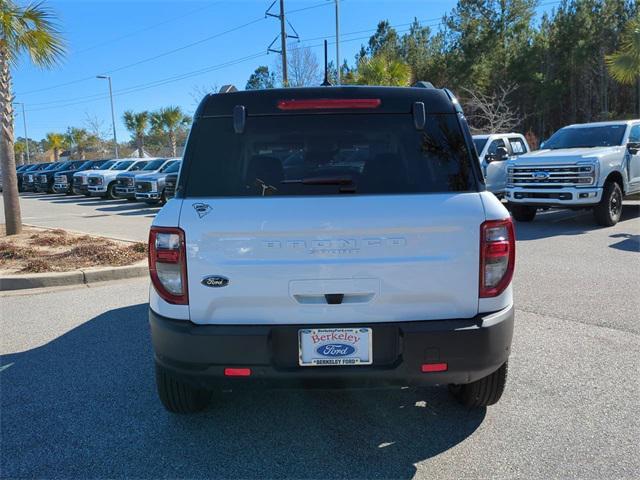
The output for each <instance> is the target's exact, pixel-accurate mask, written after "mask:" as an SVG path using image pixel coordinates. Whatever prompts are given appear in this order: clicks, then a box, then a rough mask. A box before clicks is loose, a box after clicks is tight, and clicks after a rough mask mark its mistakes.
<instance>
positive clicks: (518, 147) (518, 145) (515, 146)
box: [509, 140, 524, 154]
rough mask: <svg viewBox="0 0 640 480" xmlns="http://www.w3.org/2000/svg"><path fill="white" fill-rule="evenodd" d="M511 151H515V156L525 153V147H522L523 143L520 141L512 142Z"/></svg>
mask: <svg viewBox="0 0 640 480" xmlns="http://www.w3.org/2000/svg"><path fill="white" fill-rule="evenodd" d="M509 143H510V144H511V150H513V153H514V154H517V153H524V147H523V146H522V142H521V141H519V140H510V141H509Z"/></svg>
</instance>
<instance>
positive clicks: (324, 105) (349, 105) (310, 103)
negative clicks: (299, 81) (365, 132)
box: [278, 98, 382, 110]
mask: <svg viewBox="0 0 640 480" xmlns="http://www.w3.org/2000/svg"><path fill="white" fill-rule="evenodd" d="M381 103H382V102H381V101H380V99H379V98H324V99H312V100H280V101H279V102H278V108H279V109H280V110H335V109H360V108H378V107H379V106H380V104H381Z"/></svg>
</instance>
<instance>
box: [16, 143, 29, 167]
mask: <svg viewBox="0 0 640 480" xmlns="http://www.w3.org/2000/svg"><path fill="white" fill-rule="evenodd" d="M13 151H14V152H15V154H16V155H18V156H19V158H20V161H19V162H18V163H20V165H22V164H23V163H24V154H25V153H26V152H27V144H26V143H25V142H24V141H17V142H16V143H14V144H13Z"/></svg>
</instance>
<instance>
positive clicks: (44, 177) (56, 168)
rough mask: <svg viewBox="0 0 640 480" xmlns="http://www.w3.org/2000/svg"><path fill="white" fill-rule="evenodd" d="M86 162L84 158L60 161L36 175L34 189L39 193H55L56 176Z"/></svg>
mask: <svg viewBox="0 0 640 480" xmlns="http://www.w3.org/2000/svg"><path fill="white" fill-rule="evenodd" d="M83 163H84V160H75V161H67V162H59V163H57V164H55V165H52V166H51V167H49V168H47V169H46V170H44V171H42V172H40V173H38V174H37V175H35V176H34V190H35V191H36V192H38V193H54V191H53V179H54V176H55V175H56V174H57V173H58V172H60V171H63V170H69V169H73V168H77V167H79V166H80V165H82V164H83Z"/></svg>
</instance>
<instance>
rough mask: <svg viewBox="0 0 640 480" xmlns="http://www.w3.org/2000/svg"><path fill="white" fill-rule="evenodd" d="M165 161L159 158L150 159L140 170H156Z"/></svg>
mask: <svg viewBox="0 0 640 480" xmlns="http://www.w3.org/2000/svg"><path fill="white" fill-rule="evenodd" d="M164 162H166V160H165V159H160V160H151V161H150V162H149V163H147V164H146V165H145V166H144V168H143V169H142V170H144V171H149V170H158V169H159V168H160V167H161V166H162V164H163V163H164ZM134 169H135V167H134Z"/></svg>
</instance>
